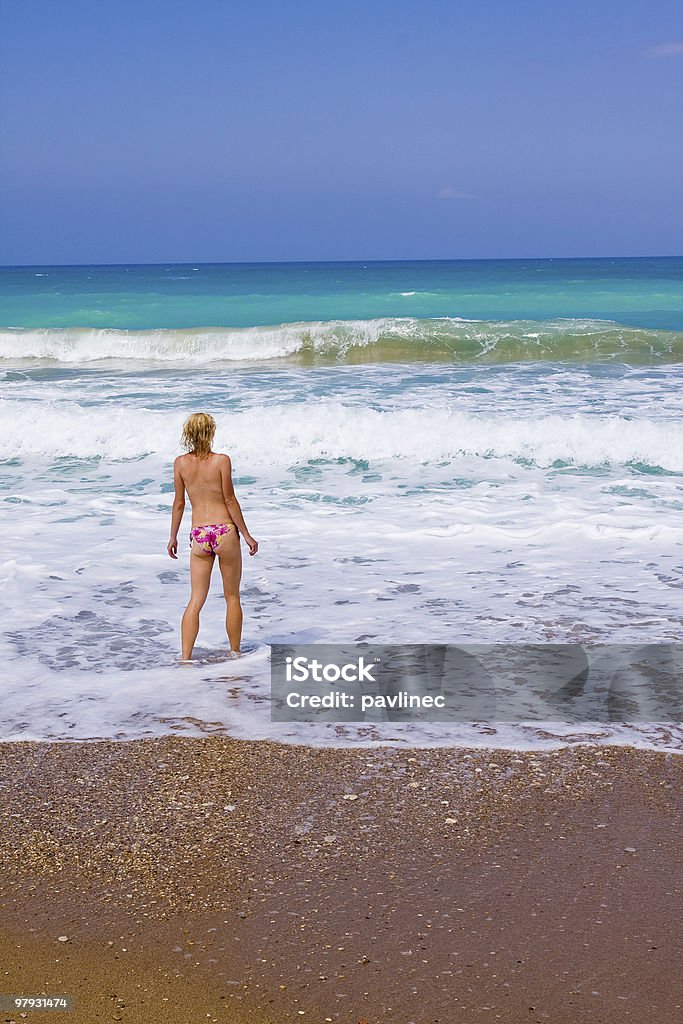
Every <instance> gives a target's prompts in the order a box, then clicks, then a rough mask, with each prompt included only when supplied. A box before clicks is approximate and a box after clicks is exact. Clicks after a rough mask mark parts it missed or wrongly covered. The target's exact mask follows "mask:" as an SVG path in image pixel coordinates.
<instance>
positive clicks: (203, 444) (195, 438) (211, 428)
mask: <svg viewBox="0 0 683 1024" xmlns="http://www.w3.org/2000/svg"><path fill="white" fill-rule="evenodd" d="M215 433H216V421H215V419H214V418H213V416H209V414H208V412H193V413H192V415H191V416H188V418H187V419H186V420H185V423H184V425H183V435H182V438H181V444H182V445H183V448H186V449H187V451H188V452H191V453H192V454H193V455H196V456H198V458H200V459H208V457H209V455H210V454H211V444H212V442H213V438H214V434H215Z"/></svg>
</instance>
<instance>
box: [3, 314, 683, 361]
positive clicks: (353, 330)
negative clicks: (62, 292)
mask: <svg viewBox="0 0 683 1024" xmlns="http://www.w3.org/2000/svg"><path fill="white" fill-rule="evenodd" d="M0 359H12V360H17V359H30V360H35V359H41V360H52V361H56V362H60V363H94V362H97V361H99V360H126V361H129V360H135V361H137V360H140V361H143V360H147V361H153V362H164V363H187V364H201V363H206V362H212V363H220V362H252V361H254V362H258V361H263V360H275V359H289V360H295V361H299V362H303V363H306V362H316V361H331V362H336V361H338V362H351V363H353V362H389V361H396V360H435V361H456V362H472V361H474V362H477V361H480V362H490V363H507V362H518V361H524V362H533V361H543V360H545V361H554V360H568V361H578V362H587V361H600V360H614V361H627V362H635V363H651V362H663V363H666V362H671V363H676V362H681V361H683V332H679V331H663V330H655V329H644V328H641V327H629V326H626V325H623V324H619V323H617V322H616V321H613V320H592V319H570V318H557V319H553V320H465V319H460V318H457V317H455V318H435V319H415V318H412V317H384V318H378V319H374V320H330V321H320V322H310V323H303V322H302V323H290V324H279V325H274V326H268V327H244V328H229V327H206V328H188V329H172V330H171V329H157V330H119V329H113V328H111V329H110V328H89V327H56V328H47V327H46V328H19V327H14V328H13V327H5V328H0Z"/></svg>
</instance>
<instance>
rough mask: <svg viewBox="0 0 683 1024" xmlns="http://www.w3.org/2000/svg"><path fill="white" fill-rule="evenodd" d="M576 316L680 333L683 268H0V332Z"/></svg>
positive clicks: (543, 264) (560, 263)
mask: <svg viewBox="0 0 683 1024" xmlns="http://www.w3.org/2000/svg"><path fill="white" fill-rule="evenodd" d="M377 317H413V318H418V319H421V318H426V317H430V318H431V317H471V318H474V319H484V320H544V319H549V318H554V317H581V318H590V319H607V320H616V321H618V322H619V323H622V324H627V325H630V326H634V327H648V328H659V329H664V330H676V331H680V330H683V258H681V257H661V258H644V259H553V260H543V259H537V260H453V261H441V260H439V261H420V262H401V263H398V262H397V263H256V264H254V263H248V264H238V263H233V264H183V265H166V266H164V265H159V266H120V267H119V266H107V267H16V268H3V269H0V326H4V327H9V326H13V327H113V328H117V327H118V328H131V329H149V328H160V327H164V328H183V327H251V326H264V325H270V324H282V323H292V322H299V321H328V320H366V319H372V318H377Z"/></svg>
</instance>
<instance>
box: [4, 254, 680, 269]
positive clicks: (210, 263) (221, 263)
mask: <svg viewBox="0 0 683 1024" xmlns="http://www.w3.org/2000/svg"><path fill="white" fill-rule="evenodd" d="M677 259H683V254H673V255H671V254H670V255H661V254H660V255H647V254H643V255H638V256H614V255H610V256H458V257H440V258H439V257H436V258H424V259H353V260H347V259H344V260H267V259H263V260H179V261H176V260H161V261H158V260H153V261H144V262H141V263H136V262H130V263H122V262H115V263H93V262H89V263H1V264H0V270H24V269H30V268H32V267H63V268H67V269H68V268H70V269H78V268H82V267H165V266H173V267H192V266H198V267H248V266H289V265H292V264H295V265H297V264H301V265H309V266H310V265H311V264H321V265H334V264H336V265H339V264H353V265H356V264H363V265H367V264H371V263H372V264H376V263H513V262H518V261H520V260H553V261H557V262H567V261H571V260H677Z"/></svg>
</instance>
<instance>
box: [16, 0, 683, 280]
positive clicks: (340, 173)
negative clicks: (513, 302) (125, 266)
mask: <svg viewBox="0 0 683 1024" xmlns="http://www.w3.org/2000/svg"><path fill="white" fill-rule="evenodd" d="M0 4H1V8H0V9H1V11H2V23H1V25H0V35H1V37H2V42H1V43H0V95H1V97H2V99H1V101H0V186H1V199H0V218H1V223H0V227H1V231H0V263H4V264H8V263H88V262H96V263H119V262H157V261H158V262H165V261H185V260H187V261H195V260H203V261H221V260H224V261H235V260H306V259H311V260H315V259H323V260H325V259H326V260H330V259H448V258H453V259H459V258H495V257H523V256H527V257H531V256H555V257H558V256H608V255H624V256H635V255H675V254H680V253H681V251H682V250H683V245H682V244H681V239H682V237H683V231H682V229H683V216H682V206H683V200H682V198H681V189H680V186H679V180H680V177H681V171H682V169H683V142H682V139H683V133H682V132H681V127H682V124H681V122H682V117H681V112H682V109H683V104H682V100H683V89H682V86H683V16H682V15H681V12H680V4H679V3H678V2H675V3H674V2H669V0H654V2H652V3H647V4H646V3H643V2H642V0H618V2H613V0H592V2H585V0H572V2H571V3H564V4H561V3H558V2H555V3H553V2H551V3H548V2H547V0H545V2H535V0H534V2H525V0H514V2H511V0H415V2H414V0H393V2H386V0H362V2H358V0H345V2H343V3H338V2H327V3H321V2H320V0H315V2H313V0H291V2H290V3H282V2H281V0H278V2H272V3H266V2H263V0H252V2H250V3H248V4H241V3H240V4H238V3H232V2H230V0H223V2H216V0H204V2H200V3H197V4H194V5H191V4H190V3H188V2H182V3H179V2H177V0H159V2H157V0H137V2H129V0H117V2H116V3H111V4H96V3H93V2H92V0H83V2H78V0H62V2H59V3H55V2H54V0H52V2H50V3H47V2H43V0H39V2H32V0H11V2H10V0H0Z"/></svg>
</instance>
